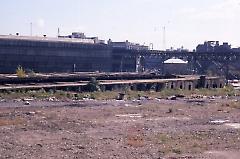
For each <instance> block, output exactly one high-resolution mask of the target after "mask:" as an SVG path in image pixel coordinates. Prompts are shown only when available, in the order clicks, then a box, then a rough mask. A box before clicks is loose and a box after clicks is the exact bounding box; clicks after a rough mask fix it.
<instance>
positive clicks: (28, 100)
mask: <svg viewBox="0 0 240 159" xmlns="http://www.w3.org/2000/svg"><path fill="white" fill-rule="evenodd" d="M33 100H34V98H24V99H23V101H24V102H30V101H33Z"/></svg>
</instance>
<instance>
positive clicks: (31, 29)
mask: <svg viewBox="0 0 240 159" xmlns="http://www.w3.org/2000/svg"><path fill="white" fill-rule="evenodd" d="M30 36H32V22H31V23H30Z"/></svg>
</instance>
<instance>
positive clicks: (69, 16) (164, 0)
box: [0, 0, 240, 49]
mask: <svg viewBox="0 0 240 159" xmlns="http://www.w3.org/2000/svg"><path fill="white" fill-rule="evenodd" d="M0 5H1V9H0V18H1V24H0V34H14V33H16V32H19V33H20V34H21V35H30V23H31V22H32V23H33V34H34V35H38V36H40V35H43V34H47V36H57V28H58V27H59V28H60V32H61V35H64V34H71V32H73V31H79V32H85V33H86V35H88V36H98V37H100V38H101V39H104V40H108V39H109V38H111V39H112V40H113V41H125V40H127V39H128V40H129V41H132V42H138V43H140V44H144V43H145V44H146V45H148V44H149V43H153V44H154V48H155V49H160V48H162V47H163V29H162V28H163V26H166V44H167V47H168V48H169V47H171V46H173V47H175V48H178V47H181V46H184V47H185V48H190V49H193V48H195V47H196V45H197V44H198V43H203V41H206V40H219V41H221V42H223V41H224V42H225V41H228V42H230V43H231V44H232V45H233V46H236V47H237V46H240V0H1V2H0Z"/></svg>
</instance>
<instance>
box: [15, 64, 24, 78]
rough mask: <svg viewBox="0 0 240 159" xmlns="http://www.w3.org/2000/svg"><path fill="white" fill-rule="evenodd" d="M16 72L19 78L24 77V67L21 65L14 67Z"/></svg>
mask: <svg viewBox="0 0 240 159" xmlns="http://www.w3.org/2000/svg"><path fill="white" fill-rule="evenodd" d="M16 74H17V76H18V77H19V78H24V77H26V72H25V71H24V69H23V68H22V66H20V65H19V66H18V67H17V69H16Z"/></svg>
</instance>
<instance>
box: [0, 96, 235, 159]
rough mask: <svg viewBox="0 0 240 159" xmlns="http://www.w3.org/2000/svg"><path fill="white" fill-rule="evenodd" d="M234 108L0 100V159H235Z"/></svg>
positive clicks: (210, 103)
mask: <svg viewBox="0 0 240 159" xmlns="http://www.w3.org/2000/svg"><path fill="white" fill-rule="evenodd" d="M235 100H236V99H222V98H217V97H216V98H213V99H210V98H205V99H185V98H182V99H177V100H165V99H142V100H131V101H116V100H109V101H95V100H84V101H83V100H82V101H72V100H69V101H47V100H46V101H37V100H33V101H29V102H28V103H26V101H20V100H14V101H12V100H11V101H4V100H2V101H1V102H0V158H4V159H5V158H14V159H15V158H16V159H17V158H19V159H20V158H21V159H22V158H42V159H48V158H53V159H56V158H66V159H67V158H80V159H90V158H93V159H95V158H96V159H97V158H99V159H109V158H112V159H117V158H119V159H120V158H121V159H122V158H123V159H141V158H144V159H145V158H149V159H151V158H153V159H192V158H201V159H210V158H211V159H212V158H213V159H215V158H216V159H239V156H240V118H239V114H240V109H236V108H233V107H231V103H233V102H236V101H235Z"/></svg>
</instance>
